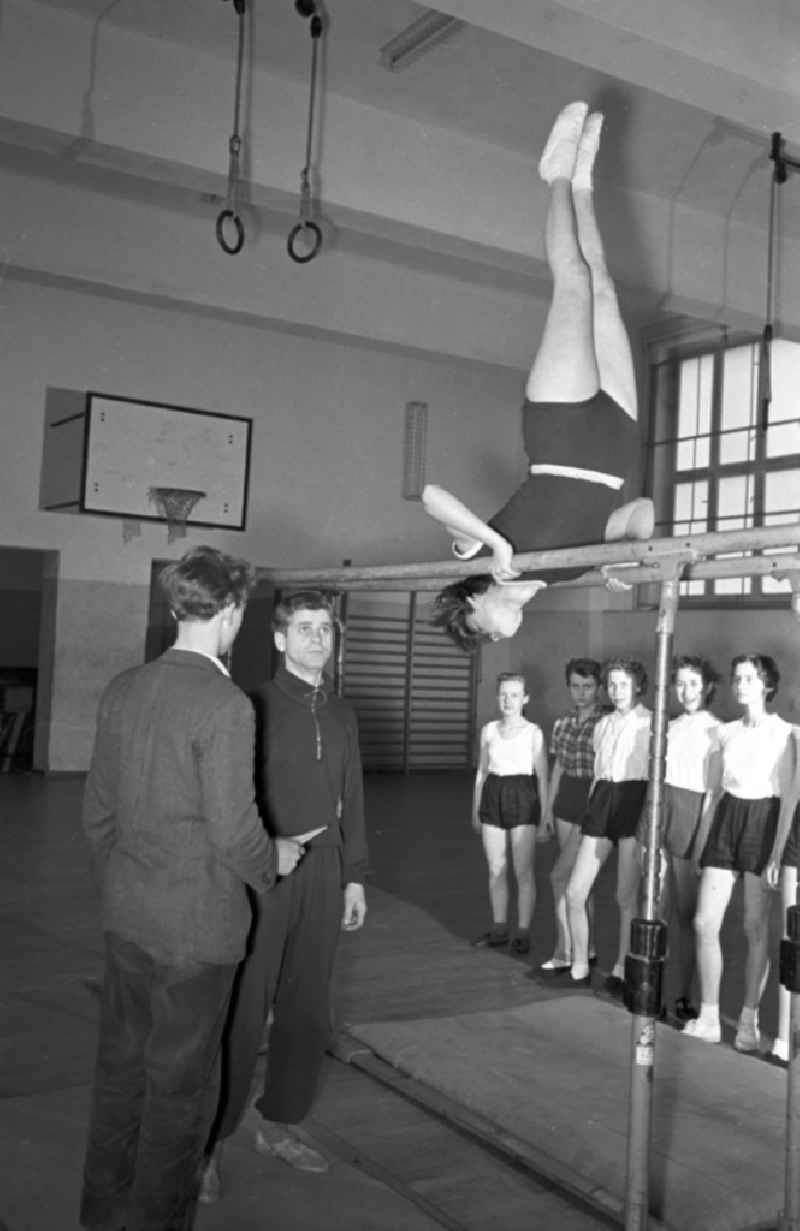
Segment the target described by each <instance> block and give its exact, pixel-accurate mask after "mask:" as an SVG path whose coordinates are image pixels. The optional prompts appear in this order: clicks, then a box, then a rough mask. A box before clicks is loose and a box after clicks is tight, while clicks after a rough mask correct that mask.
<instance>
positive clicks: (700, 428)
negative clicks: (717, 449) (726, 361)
mask: <svg viewBox="0 0 800 1231" xmlns="http://www.w3.org/2000/svg"><path fill="white" fill-rule="evenodd" d="M713 382H714V356H713V355H700V356H699V357H698V358H696V359H684V360H683V361H682V363H681V365H680V381H679V390H678V436H679V437H681V440H680V441H679V443H678V447H677V451H676V462H675V464H676V468H677V469H678V470H697V469H701V468H703V467H705V466H707V465H708V462H709V438H708V433H709V431H710V429H711V395H712V391H713ZM685 436H688V437H691V438H692V439H689V440H684V439H683V437H685Z"/></svg>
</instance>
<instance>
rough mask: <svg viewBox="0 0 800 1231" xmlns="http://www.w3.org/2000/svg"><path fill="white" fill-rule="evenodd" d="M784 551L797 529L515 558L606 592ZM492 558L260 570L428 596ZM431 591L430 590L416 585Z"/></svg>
mask: <svg viewBox="0 0 800 1231" xmlns="http://www.w3.org/2000/svg"><path fill="white" fill-rule="evenodd" d="M781 547H794V548H800V521H797V522H790V523H787V524H785V525H779V526H757V527H754V528H752V529H746V530H718V531H711V532H709V533H706V534H697V535H689V536H688V537H686V538H663V539H648V540H644V541H641V542H631V541H628V540H626V541H624V542H616V543H600V544H597V545H593V546H589V547H565V548H559V549H557V550H552V551H532V552H522V553H520V554H519V555H517V556H515V557H514V566H515V568H518V569H519V570H520V571H521V572H522V573H539V572H549V571H551V570H553V569H559V568H564V569H567V568H586V570H587V576H585V577H580V578H577V579H573V580H571V581H567V582H557V583H556V584H557V585H559V586H576V585H578V586H586V585H590V586H593V585H605V584H606V579H605V577H604V576H602V574H600V573H599V572H597V569H598V568H599V567H600V566H614V565H618V566H623V567H621V568H619V569H618V570H615V573H614V575H615V576H619V577H621V578H622V579H623V580H625V581H629V582H631V584H635V585H641V584H644V583H646V582H652V581H656V582H657V581H662V580H663V577H664V574H663V571H662V569H661V567H660V565H659V560H660V559H661V558H663V557H670V558H672V557H674V556H675V554H676V553H679V554H682V553H685V552H689V553H692V555H693V556H694V557H708V556H718V555H720V554H722V553H727V552H731V553H735V552H749V551H768V550H770V549H775V548H781ZM490 558H491V557H489V556H479V557H477V558H476V559H473V560H445V561H440V562H438V563H420V564H367V565H355V566H347V567H340V568H318V569H314V568H304V569H297V568H260V569H259V570H258V578H259V580H261V581H269V582H271V583H273V584H274V585H276V586H281V587H284V588H286V587H292V588H295V587H298V586H304V585H313V586H321V587H323V588H324V587H326V586H330V587H331V588H333V589H341V590H369V589H406V590H408V589H428V588H435V587H434V584H433V583H442V582H446V581H452V580H455V579H457V578H459V577H469V576H472V575H473V574H475V573H480V572H481V571H484V572H486V571H487V569H486V565H487V564H488V561H489V560H490ZM797 568H798V559H797V557H796V556H795V555H794V554H788V553H787V554H786V555H779V556H770V557H763V556H756V557H751V556H748V557H745V558H742V557H738V558H737V557H735V556H734V558H732V559H722V560H720V559H715V560H708V559H694V560H693V561H692V562H691V563H689V564H687V565H686V567H685V569H684V572H683V574H682V577H683V580H701V579H702V580H709V579H722V578H728V577H745V576H748V577H749V576H756V575H757V574H761V575H768V574H773V575H774V576H779V575H780V574H781V573H786V574H790V573H794V572H795V571H796V570H797ZM426 582H429V583H431V584H430V586H429V585H427V584H417V583H426Z"/></svg>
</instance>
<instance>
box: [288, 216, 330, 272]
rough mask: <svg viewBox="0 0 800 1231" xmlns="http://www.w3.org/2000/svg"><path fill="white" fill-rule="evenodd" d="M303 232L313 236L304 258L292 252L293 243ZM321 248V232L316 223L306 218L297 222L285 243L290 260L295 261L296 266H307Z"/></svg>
mask: <svg viewBox="0 0 800 1231" xmlns="http://www.w3.org/2000/svg"><path fill="white" fill-rule="evenodd" d="M303 231H310V232H311V234H312V235H313V236H314V239H313V242H312V244H311V248H310V249H309V251H308V252H307V253H306V254H305V256H302V255H300V253H297V252H295V250H294V244H295V241H296V240H297V239H298V237H299V236H300V235H301V234H302V232H303ZM321 247H322V231H321V230H320V229H319V227H318V226H317V224H316V222H312V221H311V220H310V219H309V218H306V219H305V221H303V222H298V223H297V224H296V226H293V227H292V229H291V231H290V232H289V238H288V239H287V241H286V251H287V252H288V253H289V256H290V257H291V258H292V260H293V261H296V262H297V264H298V265H307V264H308V262H309V261H313V260H314V257H315V256H316V255H317V253H318V252H319V250H320V248H321Z"/></svg>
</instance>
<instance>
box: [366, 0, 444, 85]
mask: <svg viewBox="0 0 800 1231" xmlns="http://www.w3.org/2000/svg"><path fill="white" fill-rule="evenodd" d="M463 25H464V22H463V21H461V19H460V18H458V17H451V16H450V15H449V14H448V13H440V12H438V11H437V10H436V9H428V10H427V11H426V12H424V13H423V14H422V16H421V17H418V18H417V20H416V21H413V22H412V23H411V25H410V26H408V27H407V29H405V30H401V32H400V33H399V34H397V35H395V37H394V38H393V39H390V40H389V42H388V43H385V44H384V46H383V47H381V49H380V61H381V64H382V65H383V67H384V68H388V69H389V70H390V71H392V72H395V71H396V70H397V69H400V68H405V66H406V64H409V63H410V62H411V60H414V59H416V58H417V56H421V55H423V54H424V53H425V52H426V51H429V50H430V49H431V47H435V46H436V44H437V43H440V42H441V41H442V40H443V39H445V38H449V37H450V35H451V34H455V32H456V30H458V29H460V27H461V26H463Z"/></svg>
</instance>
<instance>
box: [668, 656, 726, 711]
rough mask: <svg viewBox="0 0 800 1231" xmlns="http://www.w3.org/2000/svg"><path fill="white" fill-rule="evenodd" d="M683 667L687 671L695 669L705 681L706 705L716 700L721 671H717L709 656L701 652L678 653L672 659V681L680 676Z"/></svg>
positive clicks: (696, 673)
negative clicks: (703, 655) (715, 694)
mask: <svg viewBox="0 0 800 1231" xmlns="http://www.w3.org/2000/svg"><path fill="white" fill-rule="evenodd" d="M681 667H683V668H684V670H686V671H694V673H695V675H699V676H700V679H701V680H702V681H703V697H704V700H705V702H706V705H710V704H711V702H712V701H713V700H714V693H715V692H716V691H717V684H718V683H719V672H718V671H715V670H714V668H713V667H712V666H711V663H710V662H709V661H708V659H707V658H703V657H702V655H700V654H677V655H676V656H675V658H673V660H672V682H673V684H674V683H675V681H676V679H677V678H678V672H679V671H680V669H681Z"/></svg>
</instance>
